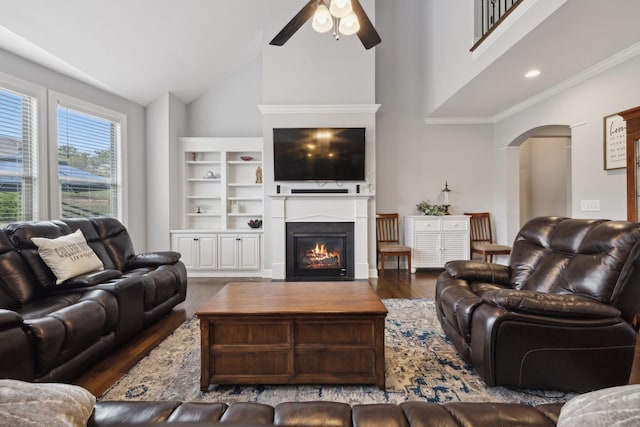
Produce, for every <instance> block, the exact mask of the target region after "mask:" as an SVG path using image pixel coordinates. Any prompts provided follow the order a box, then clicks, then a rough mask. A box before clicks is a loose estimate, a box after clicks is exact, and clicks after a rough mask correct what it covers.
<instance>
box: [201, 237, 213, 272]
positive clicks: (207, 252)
mask: <svg viewBox="0 0 640 427" xmlns="http://www.w3.org/2000/svg"><path fill="white" fill-rule="evenodd" d="M217 249H218V239H217V238H216V236H215V235H212V236H202V235H201V236H198V268H200V269H203V270H204V269H206V270H215V269H216V268H217V264H218V257H217V252H218V251H217Z"/></svg>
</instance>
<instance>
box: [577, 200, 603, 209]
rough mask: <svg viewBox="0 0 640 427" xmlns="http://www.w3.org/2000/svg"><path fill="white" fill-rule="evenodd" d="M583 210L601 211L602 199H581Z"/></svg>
mask: <svg viewBox="0 0 640 427" xmlns="http://www.w3.org/2000/svg"><path fill="white" fill-rule="evenodd" d="M580 210H581V211H582V212H600V200H580Z"/></svg>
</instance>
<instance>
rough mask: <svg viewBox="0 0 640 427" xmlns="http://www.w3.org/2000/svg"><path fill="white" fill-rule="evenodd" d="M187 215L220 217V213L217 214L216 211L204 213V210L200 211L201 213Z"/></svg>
mask: <svg viewBox="0 0 640 427" xmlns="http://www.w3.org/2000/svg"><path fill="white" fill-rule="evenodd" d="M187 216H202V217H205V216H207V217H221V216H222V214H218V213H206V212H201V213H195V212H194V213H188V214H187Z"/></svg>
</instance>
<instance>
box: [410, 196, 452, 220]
mask: <svg viewBox="0 0 640 427" xmlns="http://www.w3.org/2000/svg"><path fill="white" fill-rule="evenodd" d="M416 208H418V212H420V214H421V215H434V216H441V215H449V205H440V204H438V203H433V202H430V201H429V200H426V201H425V200H423V201H421V202H420V203H418V204H417V205H416Z"/></svg>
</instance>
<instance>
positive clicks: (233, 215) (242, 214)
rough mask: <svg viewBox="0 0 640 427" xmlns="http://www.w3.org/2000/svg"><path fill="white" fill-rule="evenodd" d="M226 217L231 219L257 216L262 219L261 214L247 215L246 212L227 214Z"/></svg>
mask: <svg viewBox="0 0 640 427" xmlns="http://www.w3.org/2000/svg"><path fill="white" fill-rule="evenodd" d="M227 215H229V216H231V217H243V216H259V217H262V212H260V213H255V212H254V213H247V212H240V213H231V212H229V213H228V214H227Z"/></svg>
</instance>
